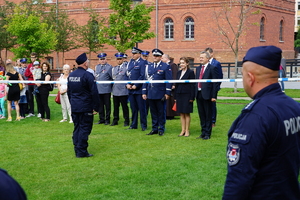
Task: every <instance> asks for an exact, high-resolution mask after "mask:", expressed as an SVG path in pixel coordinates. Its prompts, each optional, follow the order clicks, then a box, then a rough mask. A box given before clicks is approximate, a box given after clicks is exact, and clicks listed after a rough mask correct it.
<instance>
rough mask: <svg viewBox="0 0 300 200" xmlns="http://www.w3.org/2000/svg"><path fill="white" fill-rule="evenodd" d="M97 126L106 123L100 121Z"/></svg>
mask: <svg viewBox="0 0 300 200" xmlns="http://www.w3.org/2000/svg"><path fill="white" fill-rule="evenodd" d="M95 124H104V122H101V121H98V122H96V123H95Z"/></svg>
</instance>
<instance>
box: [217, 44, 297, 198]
mask: <svg viewBox="0 0 300 200" xmlns="http://www.w3.org/2000/svg"><path fill="white" fill-rule="evenodd" d="M281 53H282V51H281V49H279V48H278V47H275V46H259V47H253V48H251V49H249V50H248V52H247V53H246V56H245V57H244V59H243V68H242V74H243V85H244V89H245V91H246V93H247V94H248V96H249V97H251V98H252V99H253V101H252V102H251V103H249V104H248V105H247V106H246V107H245V108H244V109H243V110H242V112H241V114H240V116H239V117H238V118H237V119H236V120H235V121H234V123H233V124H232V126H231V128H230V130H229V132H228V147H227V160H228V173H227V178H226V183H225V189H224V194H223V200H229V199H230V200H235V199H236V200H240V199H253V200H256V199H264V200H283V199H284V200H286V199H289V200H296V199H300V187H299V180H298V178H299V170H300V123H299V122H300V104H299V103H298V102H296V101H294V100H293V99H292V98H290V97H288V96H286V95H285V93H283V92H282V91H281V88H280V85H279V83H278V70H279V66H280V60H281Z"/></svg>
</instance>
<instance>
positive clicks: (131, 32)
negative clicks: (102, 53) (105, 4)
mask: <svg viewBox="0 0 300 200" xmlns="http://www.w3.org/2000/svg"><path fill="white" fill-rule="evenodd" d="M109 9H111V10H112V11H113V12H112V13H111V14H110V15H109V21H108V23H109V27H108V28H107V32H108V35H109V38H108V41H107V43H108V44H110V45H112V46H114V47H115V48H116V49H117V50H118V51H119V52H125V51H126V50H127V49H130V48H132V47H133V46H135V44H136V43H137V42H140V41H142V40H147V39H151V38H154V37H155V34H154V33H153V32H150V31H149V29H150V20H151V16H150V13H151V12H152V11H153V6H150V7H147V6H146V4H144V3H141V4H135V3H134V2H133V1H132V0H110V5H109Z"/></svg>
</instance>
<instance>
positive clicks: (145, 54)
mask: <svg viewBox="0 0 300 200" xmlns="http://www.w3.org/2000/svg"><path fill="white" fill-rule="evenodd" d="M149 54H150V52H149V51H142V53H141V55H142V58H143V59H144V60H145V61H146V64H145V71H147V70H148V67H149V65H150V64H151V62H150V61H148V59H149ZM145 76H146V73H145ZM145 78H146V79H147V77H145ZM149 108H150V106H149V102H148V100H147V99H146V111H147V115H148V113H149Z"/></svg>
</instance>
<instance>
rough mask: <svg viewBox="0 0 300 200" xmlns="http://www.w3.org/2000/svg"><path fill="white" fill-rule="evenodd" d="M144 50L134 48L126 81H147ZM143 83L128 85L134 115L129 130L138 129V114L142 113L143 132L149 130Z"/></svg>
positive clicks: (128, 65)
mask: <svg viewBox="0 0 300 200" xmlns="http://www.w3.org/2000/svg"><path fill="white" fill-rule="evenodd" d="M141 52H142V50H140V49H138V48H136V47H133V48H132V50H131V53H132V59H131V60H130V61H129V63H128V64H127V71H126V76H125V80H145V63H146V61H145V60H144V59H142V58H141ZM142 85H143V84H142V83H134V84H127V85H126V88H127V89H128V91H129V102H130V108H131V113H132V123H131V125H130V127H129V129H137V126H138V112H140V119H141V127H142V131H145V130H146V129H147V112H146V101H145V100H144V99H143V98H142Z"/></svg>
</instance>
